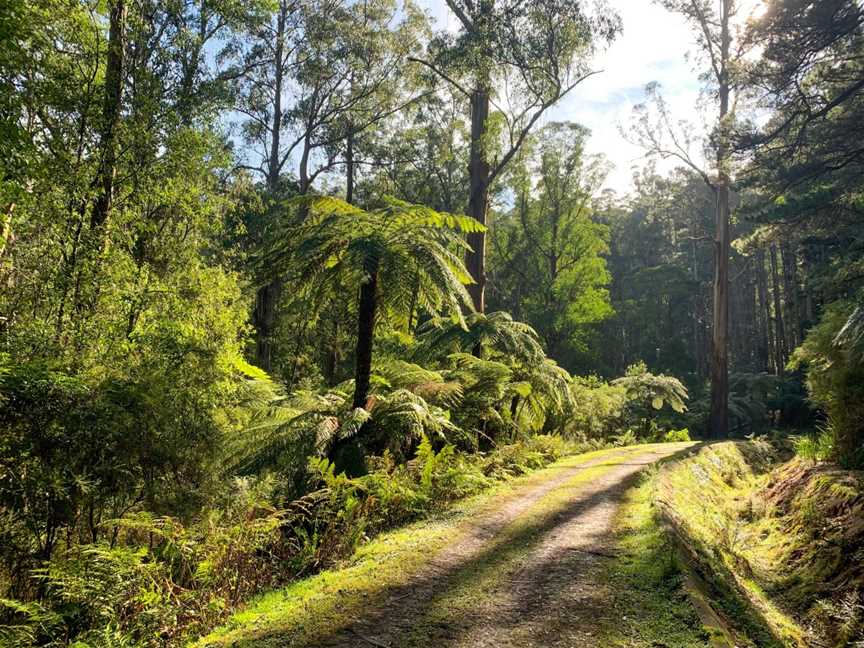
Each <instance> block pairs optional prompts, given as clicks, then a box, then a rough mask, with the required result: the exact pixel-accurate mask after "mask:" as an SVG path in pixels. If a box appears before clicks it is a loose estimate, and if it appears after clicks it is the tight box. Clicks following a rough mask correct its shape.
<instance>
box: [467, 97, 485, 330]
mask: <svg viewBox="0 0 864 648" xmlns="http://www.w3.org/2000/svg"><path fill="white" fill-rule="evenodd" d="M488 120H489V91H488V89H487V88H486V87H484V85H483V84H482V83H481V84H478V86H477V87H476V88H475V90H474V92H473V93H472V95H471V157H470V160H469V163H468V173H469V177H470V192H471V193H470V196H469V199H468V215H469V216H471V217H472V218H474V219H475V220H477V221H478V222H479V223H481V224H482V225H486V212H487V210H488V208H489V174H490V172H491V171H490V166H489V160H488V159H487V153H486V151H485V150H484V142H483V137H484V134H485V133H486V125H487V122H488ZM468 245H470V246H471V249H470V250H469V251H467V252H466V253H465V267H466V268H467V269H468V272H469V273H470V274H471V276H472V277H473V278H474V282H475V283H474V284H472V285H471V286H468V292H469V293H470V294H471V299H472V301H473V302H474V309H475V310H476V311H477V312H478V313H482V312H484V310H485V307H486V234H485V232H475V233H471V234H469V235H468Z"/></svg>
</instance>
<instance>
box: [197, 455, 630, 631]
mask: <svg viewBox="0 0 864 648" xmlns="http://www.w3.org/2000/svg"><path fill="white" fill-rule="evenodd" d="M644 450H645V446H634V447H629V448H624V449H611V450H600V451H595V452H590V453H587V454H582V455H578V456H573V457H568V458H566V459H563V460H562V461H559V462H557V463H556V464H554V465H553V466H551V467H549V468H546V469H545V470H539V471H537V472H534V473H532V474H529V475H525V476H523V477H520V478H517V479H514V480H512V481H509V482H506V483H502V484H498V485H497V486H493V487H492V488H491V489H489V490H487V491H485V492H484V493H482V494H480V495H477V496H474V497H471V498H469V499H467V500H463V501H462V502H459V503H457V504H456V505H455V506H453V507H452V508H451V509H449V510H448V511H446V512H444V513H439V514H436V515H433V516H432V517H431V518H429V519H427V520H425V521H423V522H418V523H415V524H412V525H410V526H407V527H404V528H401V529H398V530H396V531H390V532H386V533H383V534H381V535H379V536H378V537H377V538H375V539H374V540H372V541H370V542H368V543H366V544H364V545H363V546H362V547H360V548H359V549H358V550H357V551H356V552H355V553H354V555H353V556H351V558H350V559H348V560H346V561H344V562H343V563H342V564H341V565H339V566H337V567H335V568H333V569H328V570H326V571H323V572H321V573H319V574H317V575H315V576H313V577H311V578H308V579H305V580H303V581H298V582H296V583H294V584H292V585H290V586H288V587H286V588H284V589H281V590H278V591H274V592H271V593H269V594H266V595H264V596H261V597H259V598H258V599H256V600H255V601H253V602H252V603H251V604H250V605H248V606H247V608H246V609H244V610H243V611H241V612H238V613H236V614H234V615H233V616H232V617H231V618H230V619H229V620H228V622H227V623H226V624H225V625H224V626H223V627H221V628H219V629H218V630H216V631H215V632H213V633H212V634H210V635H209V636H207V637H205V638H204V639H202V640H201V641H200V642H199V643H198V645H199V646H215V645H231V646H251V645H255V646H277V645H278V646H293V645H310V644H312V645H314V642H315V641H316V638H319V637H323V636H325V635H327V634H330V633H332V632H333V631H334V630H337V629H339V628H342V627H345V626H347V625H348V624H350V623H351V622H352V621H354V620H355V619H357V618H360V617H361V616H367V615H368V614H369V612H370V611H372V610H374V609H375V608H376V607H378V606H380V605H382V604H383V603H384V602H385V601H386V598H387V595H388V592H392V591H393V590H395V589H398V588H400V587H401V586H405V585H407V584H409V583H410V582H411V581H412V578H414V577H415V576H416V575H417V574H418V572H419V571H420V570H421V569H422V568H423V567H424V565H426V564H427V563H428V562H429V561H430V559H431V558H432V557H434V556H435V555H436V554H437V553H439V552H440V551H441V550H442V549H443V548H444V547H446V546H448V545H449V544H451V543H455V542H458V541H459V540H460V539H461V538H462V537H464V534H465V533H467V531H468V529H469V528H470V525H467V524H465V522H466V521H467V520H469V519H472V518H476V517H479V516H482V515H484V514H489V513H491V512H493V511H494V510H495V509H497V508H498V507H500V506H501V502H502V501H504V500H505V499H507V498H508V497H510V496H512V495H513V494H514V493H515V492H516V491H517V490H522V489H525V488H530V487H531V486H532V485H534V484H540V483H542V482H544V481H546V480H548V479H550V477H551V474H552V473H553V472H554V471H560V470H562V469H566V468H568V467H572V466H578V465H580V464H584V463H588V462H591V461H595V460H600V461H603V460H606V459H608V460H610V462H609V463H607V464H606V465H602V464H601V465H597V466H593V467H590V468H587V469H586V470H584V471H581V472H580V473H579V474H578V475H577V476H576V477H574V479H573V480H571V481H570V482H568V484H567V486H574V485H578V484H579V483H588V482H589V481H591V480H592V479H594V478H596V477H597V476H598V475H599V474H602V472H603V471H605V470H608V469H609V465H610V464H611V463H612V461H613V458H615V460H617V458H619V457H626V456H629V455H631V454H635V453H638V452H642V451H644ZM557 490H558V489H556V491H553V492H552V493H550V494H549V495H547V496H546V497H544V498H542V499H541V500H540V501H538V502H537V503H535V505H534V506H532V507H531V508H530V509H529V510H528V511H526V512H524V513H523V514H522V515H520V516H519V518H518V521H517V522H516V523H514V524H512V525H510V526H508V527H507V529H505V530H504V532H502V534H500V536H499V537H496V540H495V542H494V546H492V547H491V548H489V549H488V550H487V549H486V548H484V551H483V554H482V556H480V557H479V558H478V559H477V560H472V561H471V563H470V565H466V566H465V567H464V568H463V569H459V570H457V571H456V572H454V573H452V574H451V575H450V576H449V578H448V583H447V586H446V588H444V589H443V591H442V593H441V595H440V596H438V597H436V599H435V600H434V601H432V602H431V603H430V605H429V606H428V607H427V609H426V610H424V612H423V615H422V616H421V618H418V619H417V624H416V626H415V627H416V629H417V632H421V631H422V629H423V627H424V626H428V625H430V624H435V623H436V622H437V621H439V620H440V619H441V618H443V617H448V618H454V616H458V615H460V614H465V613H467V611H468V610H470V609H471V608H472V607H473V606H474V605H475V603H476V602H477V600H478V598H479V597H482V594H483V592H484V591H486V590H487V589H488V588H489V587H490V586H491V585H492V584H493V583H494V582H495V581H496V580H497V579H500V578H502V577H504V575H506V574H508V573H511V572H512V571H513V570H514V569H516V568H518V562H519V556H520V555H521V553H522V552H524V551H525V547H526V546H527V545H530V544H531V543H532V542H534V541H536V538H537V537H539V535H540V534H541V533H542V532H543V531H544V530H545V529H546V528H547V527H548V525H549V523H550V521H551V519H552V518H553V517H554V516H555V515H556V514H557V511H558V510H559V508H560V502H559V501H558V500H557V499H556V498H558V497H560V494H557V495H556V492H557Z"/></svg>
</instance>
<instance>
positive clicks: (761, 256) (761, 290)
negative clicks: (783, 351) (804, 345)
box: [756, 247, 774, 371]
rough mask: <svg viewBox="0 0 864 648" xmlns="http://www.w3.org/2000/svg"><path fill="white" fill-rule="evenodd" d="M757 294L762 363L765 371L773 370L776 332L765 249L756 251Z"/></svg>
mask: <svg viewBox="0 0 864 648" xmlns="http://www.w3.org/2000/svg"><path fill="white" fill-rule="evenodd" d="M756 292H757V295H758V300H759V317H758V320H759V329H760V331H759V339H760V343H761V349H760V362H761V364H762V366H763V367H764V370H765V371H770V369H771V357H772V356H771V354H772V349H773V347H774V332H773V330H772V329H771V305H770V304H769V303H768V278H767V277H766V270H765V248H762V247H760V248H759V249H757V250H756Z"/></svg>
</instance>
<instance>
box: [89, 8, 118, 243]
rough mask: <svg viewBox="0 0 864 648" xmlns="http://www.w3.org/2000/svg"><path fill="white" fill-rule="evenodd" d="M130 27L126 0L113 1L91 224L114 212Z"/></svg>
mask: <svg viewBox="0 0 864 648" xmlns="http://www.w3.org/2000/svg"><path fill="white" fill-rule="evenodd" d="M125 30H126V3H125V0H115V2H113V3H111V15H110V17H109V27H108V59H107V61H106V66H105V97H104V102H103V106H102V131H101V133H100V156H101V158H100V161H99V170H98V172H97V175H96V179H95V183H94V184H95V186H96V187H98V190H99V193H98V194H97V196H96V201H95V203H94V204H93V211H92V212H91V214H90V227H91V229H96V228H99V227H102V226H103V225H104V224H105V222H106V221H107V220H108V217H109V215H110V214H111V206H112V202H113V199H114V176H115V175H116V173H117V127H118V125H119V123H120V106H121V101H122V97H123V57H124V53H125V52H124V49H125V45H124V40H125Z"/></svg>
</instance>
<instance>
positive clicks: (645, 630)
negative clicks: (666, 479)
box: [603, 471, 712, 648]
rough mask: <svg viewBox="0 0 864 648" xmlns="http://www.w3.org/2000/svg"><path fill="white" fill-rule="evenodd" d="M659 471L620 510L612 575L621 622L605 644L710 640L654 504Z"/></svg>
mask: <svg viewBox="0 0 864 648" xmlns="http://www.w3.org/2000/svg"><path fill="white" fill-rule="evenodd" d="M655 480H656V472H655V471H649V472H646V473H645V474H643V476H642V481H641V483H640V485H639V486H637V487H636V488H633V489H631V490H630V491H629V492H628V493H627V495H626V498H625V501H624V503H623V504H622V506H621V508H620V509H619V511H618V515H617V516H616V520H615V533H616V537H617V542H618V546H617V549H618V557H617V558H616V559H615V560H614V561H612V562H611V563H610V565H609V567H608V573H607V577H608V579H609V582H611V583H612V585H613V588H612V589H613V590H614V591H615V592H616V593H617V596H616V597H615V600H614V607H615V611H616V614H617V617H618V619H619V620H620V622H619V623H618V624H617V625H616V626H615V627H614V628H607V629H606V634H605V635H604V637H603V639H604V643H603V645H604V646H628V647H634V648H636V647H641V646H646V647H647V646H668V647H669V648H691V647H692V648H695V647H697V646H698V647H700V648H701V647H703V646H706V645H708V643H709V641H710V638H711V634H712V630H711V629H709V628H705V627H703V625H702V622H701V621H700V618H699V616H698V615H697V613H696V610H695V609H694V607H693V604H692V602H691V600H690V598H689V597H688V595H687V592H686V591H685V589H684V575H683V573H682V571H681V569H680V566H679V561H678V557H677V552H676V550H675V548H674V547H673V546H672V544H671V543H670V542H669V540H668V538H667V536H666V534H665V533H664V531H663V529H662V527H661V526H660V523H659V521H658V519H657V515H656V511H655V510H654V506H653V504H652V502H653V499H654V490H655V486H656V481H655Z"/></svg>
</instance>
